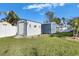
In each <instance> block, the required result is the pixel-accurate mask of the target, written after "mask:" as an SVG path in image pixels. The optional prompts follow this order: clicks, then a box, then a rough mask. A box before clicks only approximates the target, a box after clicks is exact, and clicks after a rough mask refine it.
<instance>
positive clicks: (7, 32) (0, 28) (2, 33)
mask: <svg viewBox="0 0 79 59" xmlns="http://www.w3.org/2000/svg"><path fill="white" fill-rule="evenodd" d="M16 33H17V27H16V26H11V25H7V24H0V37H8V36H14V35H16Z"/></svg>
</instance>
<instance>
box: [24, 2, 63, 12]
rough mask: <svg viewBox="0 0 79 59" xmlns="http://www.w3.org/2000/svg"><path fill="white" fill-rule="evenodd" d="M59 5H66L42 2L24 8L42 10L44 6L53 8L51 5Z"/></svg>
mask: <svg viewBox="0 0 79 59" xmlns="http://www.w3.org/2000/svg"><path fill="white" fill-rule="evenodd" d="M58 6H64V3H42V4H32V5H28V6H25V7H23V9H29V10H30V9H36V10H38V11H40V10H41V9H44V8H51V7H58Z"/></svg>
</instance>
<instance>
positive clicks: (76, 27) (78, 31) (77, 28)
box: [70, 17, 79, 38]
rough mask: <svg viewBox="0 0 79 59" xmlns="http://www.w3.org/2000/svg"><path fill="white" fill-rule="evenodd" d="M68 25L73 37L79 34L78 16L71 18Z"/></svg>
mask: <svg viewBox="0 0 79 59" xmlns="http://www.w3.org/2000/svg"><path fill="white" fill-rule="evenodd" d="M70 25H71V26H72V28H73V37H74V38H75V37H77V36H78V35H79V17H75V18H73V19H71V20H70Z"/></svg>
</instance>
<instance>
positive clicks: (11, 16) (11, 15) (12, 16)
mask: <svg viewBox="0 0 79 59" xmlns="http://www.w3.org/2000/svg"><path fill="white" fill-rule="evenodd" d="M0 14H5V15H6V17H5V18H3V19H2V20H4V21H7V22H9V23H11V24H12V25H15V24H17V21H18V20H19V19H20V18H19V17H18V16H17V15H16V13H15V12H14V11H9V12H1V13H0Z"/></svg>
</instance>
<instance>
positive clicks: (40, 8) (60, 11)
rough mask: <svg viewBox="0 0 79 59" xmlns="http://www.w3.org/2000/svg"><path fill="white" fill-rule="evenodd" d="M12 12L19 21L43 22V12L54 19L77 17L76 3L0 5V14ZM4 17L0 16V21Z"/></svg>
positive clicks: (78, 6)
mask: <svg viewBox="0 0 79 59" xmlns="http://www.w3.org/2000/svg"><path fill="white" fill-rule="evenodd" d="M10 10H13V11H15V12H16V14H17V15H18V16H19V17H20V18H21V19H28V20H32V21H37V22H41V23H42V22H43V21H44V20H45V19H46V18H45V15H44V14H45V12H47V11H48V10H51V11H53V12H54V16H55V17H59V18H62V17H65V18H72V17H78V16H79V4H78V3H0V12H7V11H10ZM4 17H5V15H3V14H2V15H0V19H1V18H4Z"/></svg>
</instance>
